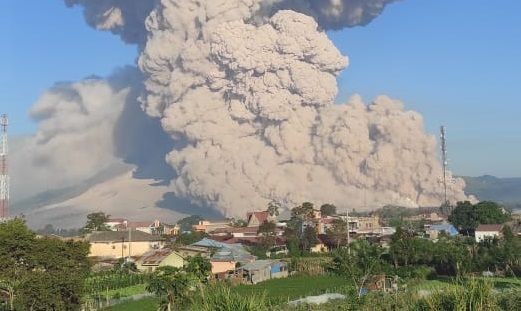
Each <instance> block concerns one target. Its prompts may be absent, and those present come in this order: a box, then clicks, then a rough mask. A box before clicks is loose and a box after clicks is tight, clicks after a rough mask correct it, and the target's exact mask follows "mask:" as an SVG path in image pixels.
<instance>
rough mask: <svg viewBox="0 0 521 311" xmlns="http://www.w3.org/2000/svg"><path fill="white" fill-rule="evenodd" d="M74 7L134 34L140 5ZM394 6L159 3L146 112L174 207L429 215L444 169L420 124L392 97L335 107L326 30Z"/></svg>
mask: <svg viewBox="0 0 521 311" xmlns="http://www.w3.org/2000/svg"><path fill="white" fill-rule="evenodd" d="M76 2H78V1H76ZM80 2H82V4H83V5H86V7H87V9H86V12H87V20H88V21H92V16H95V17H98V19H94V20H95V21H96V20H97V21H99V22H100V23H101V24H96V25H95V26H97V27H98V28H102V29H111V30H113V31H115V32H117V33H120V34H127V33H129V32H132V29H133V27H136V24H137V25H138V26H137V29H136V32H135V33H141V30H142V29H141V24H140V23H137V22H136V19H135V18H134V17H135V16H137V15H136V14H130V13H129V12H133V9H134V8H135V7H136V1H115V0H114V1H93V3H95V4H92V5H91V4H89V3H90V2H85V1H80ZM138 2H139V1H138ZM151 2H153V1H151ZM390 2H393V1H382V0H379V1H361V0H360V1H357V0H347V1H341V0H329V1H296V0H294V1H291V0H288V1H284V0H279V1H277V0H271V1H268V0H264V1H262V0H242V1H241V0H212V1H199V0H162V1H159V2H157V3H155V7H154V8H153V9H152V10H151V11H150V12H149V13H150V14H149V15H148V17H147V19H146V21H144V25H145V28H146V31H147V35H146V40H145V39H142V40H143V42H145V43H144V44H143V45H142V48H143V49H142V53H141V56H140V58H139V66H140V69H141V70H142V72H143V73H144V75H145V77H146V78H145V82H144V85H145V92H144V94H143V96H142V101H143V108H144V110H145V111H146V113H147V114H148V115H150V116H152V117H159V118H160V119H161V122H162V125H163V128H164V130H165V131H166V132H167V133H168V134H170V135H171V137H172V138H173V139H174V140H175V141H176V142H178V143H177V144H176V147H175V148H174V149H173V150H172V151H171V152H170V153H169V154H168V156H167V161H168V163H169V164H171V166H172V167H173V168H174V170H175V171H176V176H175V178H173V180H172V185H173V189H174V191H175V193H176V195H177V196H179V197H182V198H188V199H190V200H191V201H192V202H195V203H198V204H200V205H205V206H211V207H214V208H216V209H218V210H220V211H222V212H224V213H225V214H227V215H242V214H243V213H244V210H249V209H252V208H261V207H263V206H265V204H266V203H267V202H268V201H270V200H277V201H280V202H282V203H283V204H284V205H286V206H288V207H291V206H292V205H293V204H297V203H300V202H302V201H305V200H309V201H313V202H316V203H324V202H331V203H334V204H336V205H338V206H339V207H360V206H362V205H363V204H364V203H363V201H366V202H367V206H372V207H376V206H380V205H383V204H400V205H405V206H416V205H438V204H439V203H440V202H441V201H442V198H441V196H440V193H441V192H442V191H441V184H440V182H439V176H440V175H441V171H442V169H441V167H440V164H439V161H438V160H437V157H436V141H435V139H434V137H432V136H428V135H426V134H425V133H424V129H423V121H422V118H421V116H420V115H418V114H417V113H414V112H409V111H404V109H403V106H402V104H401V103H399V102H397V101H394V100H391V99H389V98H387V97H379V98H377V99H376V100H375V101H374V102H373V103H371V104H369V105H365V104H364V103H363V102H362V101H361V99H360V98H358V97H354V98H352V99H351V100H350V102H349V103H348V104H346V105H334V99H335V97H336V95H337V83H336V77H337V75H338V74H339V73H340V72H341V70H343V69H344V68H345V67H346V66H347V63H348V62H347V59H346V58H345V57H343V56H342V55H341V53H340V52H339V51H338V50H337V49H336V47H335V46H334V45H333V43H332V42H331V41H330V40H329V39H328V37H327V35H326V33H325V32H324V29H331V28H341V27H344V26H354V25H363V24H366V23H368V22H369V21H370V20H371V19H373V18H374V17H376V16H377V15H378V14H379V13H380V12H381V11H382V10H383V8H384V7H385V5H386V4H387V3H390ZM112 5H114V6H112ZM282 9H284V10H282ZM129 14H130V15H129ZM100 16H101V17H103V18H99V17H100ZM124 16H131V18H130V21H129V23H128V24H127V23H126V20H125V18H124ZM137 20H139V19H137ZM317 21H318V23H317ZM132 41H133V42H138V43H139V42H140V39H136V40H132ZM463 187H464V184H463V182H462V181H461V180H459V179H458V180H455V182H454V183H452V184H451V185H450V190H449V192H450V197H451V199H452V200H461V199H465V198H466V196H465V194H464V193H463V190H462V189H463ZM364 193H365V197H366V199H365V200H364V199H363V197H364Z"/></svg>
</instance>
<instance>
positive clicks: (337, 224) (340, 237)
mask: <svg viewBox="0 0 521 311" xmlns="http://www.w3.org/2000/svg"><path fill="white" fill-rule="evenodd" d="M326 236H327V238H328V239H329V240H330V241H331V243H333V244H334V245H335V246H336V247H337V248H338V247H339V246H340V245H341V244H344V243H346V242H347V241H346V240H347V223H346V222H345V221H344V220H342V219H335V220H333V224H332V226H331V227H330V228H328V229H327V230H326Z"/></svg>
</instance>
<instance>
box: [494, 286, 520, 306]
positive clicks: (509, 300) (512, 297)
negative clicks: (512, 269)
mask: <svg viewBox="0 0 521 311" xmlns="http://www.w3.org/2000/svg"><path fill="white" fill-rule="evenodd" d="M498 305H499V307H500V308H501V309H502V310H521V290H513V291H506V292H503V293H501V294H499V295H498Z"/></svg>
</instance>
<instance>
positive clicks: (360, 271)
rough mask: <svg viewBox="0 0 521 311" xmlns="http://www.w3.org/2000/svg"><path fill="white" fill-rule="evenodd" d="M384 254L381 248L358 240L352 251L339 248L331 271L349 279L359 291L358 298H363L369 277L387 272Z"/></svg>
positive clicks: (335, 252) (334, 253)
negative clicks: (363, 291)
mask: <svg viewBox="0 0 521 311" xmlns="http://www.w3.org/2000/svg"><path fill="white" fill-rule="evenodd" d="M383 253H384V251H383V249H382V248H381V247H380V246H378V245H373V244H370V243H369V242H367V241H365V240H357V241H355V242H354V243H353V244H352V245H351V251H349V250H348V249H347V248H339V249H337V250H335V251H334V252H333V262H332V265H331V266H330V270H332V271H333V272H335V273H337V274H340V275H345V276H347V277H349V278H350V279H351V280H352V282H353V285H354V286H355V287H356V289H357V292H358V297H361V295H362V289H363V288H364V287H365V286H366V284H367V281H368V280H369V277H370V276H371V275H374V274H379V273H382V272H384V271H386V270H387V264H386V263H385V261H384V260H383V259H382V255H383Z"/></svg>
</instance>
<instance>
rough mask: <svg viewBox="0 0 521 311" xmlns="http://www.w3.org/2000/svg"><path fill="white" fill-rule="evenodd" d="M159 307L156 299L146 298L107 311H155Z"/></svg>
mask: <svg viewBox="0 0 521 311" xmlns="http://www.w3.org/2000/svg"><path fill="white" fill-rule="evenodd" d="M157 307H158V301H157V299H156V298H153V297H151V298H145V299H141V300H137V301H129V302H125V303H122V304H119V305H117V306H113V307H110V308H107V309H105V310H106V311H155V310H157Z"/></svg>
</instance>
